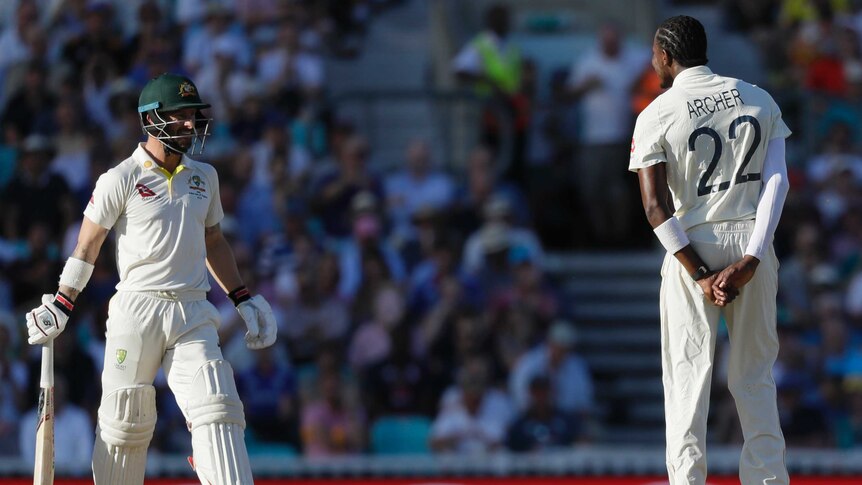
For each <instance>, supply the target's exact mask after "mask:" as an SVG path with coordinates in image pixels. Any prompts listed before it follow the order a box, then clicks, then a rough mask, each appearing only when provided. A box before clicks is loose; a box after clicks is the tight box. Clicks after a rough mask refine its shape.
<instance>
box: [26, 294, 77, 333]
mask: <svg viewBox="0 0 862 485" xmlns="http://www.w3.org/2000/svg"><path fill="white" fill-rule="evenodd" d="M68 321H69V316H68V315H66V314H65V313H63V312H62V311H60V309H59V308H58V307H57V306H56V305H54V295H50V294H45V295H42V304H41V305H39V306H38V307H36V308H34V309H32V310H30V311H29V312H27V334H28V338H27V342H28V343H29V344H30V345H40V344H44V343H45V342H48V341H49V340H54V339H55V338H57V335H60V332H62V331H63V329H65V328H66V323H67V322H68Z"/></svg>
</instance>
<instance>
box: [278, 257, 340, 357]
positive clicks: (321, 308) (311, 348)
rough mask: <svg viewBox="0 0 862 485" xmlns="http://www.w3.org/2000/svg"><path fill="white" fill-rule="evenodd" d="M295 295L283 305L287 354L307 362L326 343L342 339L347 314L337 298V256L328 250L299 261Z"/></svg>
mask: <svg viewBox="0 0 862 485" xmlns="http://www.w3.org/2000/svg"><path fill="white" fill-rule="evenodd" d="M294 275H295V283H294V284H295V285H296V294H295V296H294V297H293V298H292V299H291V300H290V301H288V302H287V303H286V304H285V305H284V313H283V318H281V319H279V321H280V322H282V327H283V328H284V333H283V334H282V335H284V336H285V339H286V342H287V346H288V347H289V348H290V355H291V357H292V358H293V359H294V362H296V363H307V362H310V361H311V360H312V359H313V358H314V357H315V355H316V353H317V351H318V350H319V349H321V348H322V347H323V346H324V345H325V343H326V342H331V341H344V339H346V336H347V331H348V330H349V328H350V314H349V311H348V308H347V305H346V304H345V302H344V300H342V299H341V298H339V297H338V293H337V286H338V280H339V278H340V276H339V269H338V259H337V257H336V256H335V255H334V254H332V253H326V254H323V255H322V256H321V257H319V258H315V259H313V260H311V261H307V262H305V263H301V264H300V265H299V267H298V268H297V269H296V272H295V273H294Z"/></svg>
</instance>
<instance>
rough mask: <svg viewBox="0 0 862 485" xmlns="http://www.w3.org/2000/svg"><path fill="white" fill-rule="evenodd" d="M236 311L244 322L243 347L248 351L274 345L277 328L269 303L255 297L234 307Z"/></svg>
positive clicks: (259, 297) (257, 296) (260, 297)
mask: <svg viewBox="0 0 862 485" xmlns="http://www.w3.org/2000/svg"><path fill="white" fill-rule="evenodd" d="M236 311H238V312H239V315H240V316H241V317H242V319H243V320H244V321H245V326H246V327H247V328H248V332H246V334H245V345H246V346H247V347H248V348H250V349H262V348H265V347H269V346H270V345H272V344H274V343H275V337H276V334H277V333H278V328H277V326H276V323H275V315H273V314H272V308H271V307H270V306H269V303H268V302H267V301H266V300H265V299H264V298H263V297H262V296H260V295H255V296H253V297H251V298H250V299H249V300H246V301H244V302H242V303H240V304H239V305H237V307H236Z"/></svg>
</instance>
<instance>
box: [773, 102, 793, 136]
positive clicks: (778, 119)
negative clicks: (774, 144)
mask: <svg viewBox="0 0 862 485" xmlns="http://www.w3.org/2000/svg"><path fill="white" fill-rule="evenodd" d="M774 113H775V114H774V116H773V119H772V136H771V137H770V138H769V139H770V140H774V139H776V138H787V137H788V136H790V135H791V134H792V133H793V132H792V131H790V128H788V127H787V123H785V122H784V118H782V116H781V109H779V108H778V105H775V111H774Z"/></svg>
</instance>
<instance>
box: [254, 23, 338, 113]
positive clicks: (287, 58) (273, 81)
mask: <svg viewBox="0 0 862 485" xmlns="http://www.w3.org/2000/svg"><path fill="white" fill-rule="evenodd" d="M300 34H301V32H300V28H299V26H298V25H297V24H296V23H295V22H293V21H291V20H282V21H281V22H280V23H279V24H278V33H277V34H276V35H275V36H274V38H273V39H272V40H271V41H270V42H268V43H266V44H265V45H264V47H263V48H262V49H261V50H260V52H259V54H258V56H257V80H258V82H259V83H260V86H261V87H262V89H263V91H264V92H265V93H267V96H268V97H269V98H270V99H272V100H273V101H274V102H275V105H276V106H277V107H278V108H279V109H281V110H282V111H283V112H285V113H287V114H289V115H291V116H294V115H296V114H297V113H298V112H299V109H300V106H301V105H302V104H303V102H304V101H305V100H316V99H318V98H319V97H320V95H321V94H322V92H323V85H324V82H325V76H324V70H323V60H322V59H321V57H320V56H319V55H317V54H315V53H313V52H310V51H308V50H307V49H306V48H304V47H303V46H302V44H301V41H300Z"/></svg>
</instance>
